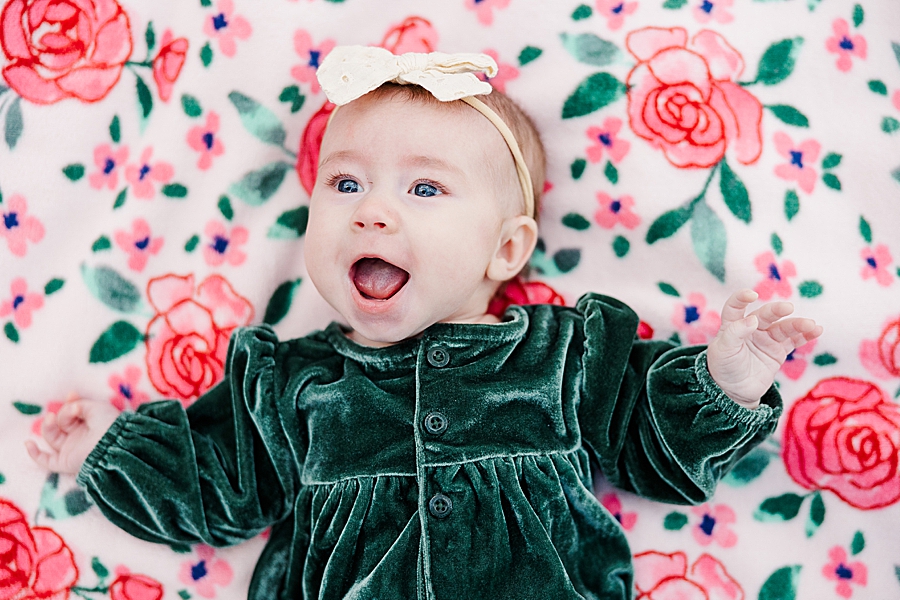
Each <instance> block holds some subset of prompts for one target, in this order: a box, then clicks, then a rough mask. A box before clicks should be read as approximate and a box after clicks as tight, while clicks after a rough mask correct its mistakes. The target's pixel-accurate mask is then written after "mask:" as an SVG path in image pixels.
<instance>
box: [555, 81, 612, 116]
mask: <svg viewBox="0 0 900 600" xmlns="http://www.w3.org/2000/svg"><path fill="white" fill-rule="evenodd" d="M624 93H625V84H623V83H622V82H621V81H619V80H618V79H616V78H615V77H613V76H612V75H610V74H609V73H604V72H600V73H594V74H593V75H590V76H588V77H587V78H586V79H585V80H584V81H582V82H581V83H580V84H578V87H577V88H576V89H575V91H574V92H572V94H571V95H570V96H569V97H568V98H566V102H565V104H563V110H562V118H563V119H571V118H573V117H581V116H584V115H588V114H590V113H592V112H594V111H597V110H600V109H601V108H603V107H604V106H606V105H608V104H610V103H612V102H614V101H615V100H617V99H619V98H620V97H621V96H622V95H623V94H624Z"/></svg>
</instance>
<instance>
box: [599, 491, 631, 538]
mask: <svg viewBox="0 0 900 600" xmlns="http://www.w3.org/2000/svg"><path fill="white" fill-rule="evenodd" d="M600 504H602V505H603V506H604V507H605V508H606V510H608V511H609V513H610V514H611V515H612V516H613V517H615V519H616V521H618V522H619V524H620V525H622V529H624V530H625V531H631V530H632V528H633V527H634V524H635V523H637V513H633V512H628V513H623V512H622V502H621V500H619V497H618V496H617V495H615V494H606V495H605V496H603V498H602V499H601V500H600Z"/></svg>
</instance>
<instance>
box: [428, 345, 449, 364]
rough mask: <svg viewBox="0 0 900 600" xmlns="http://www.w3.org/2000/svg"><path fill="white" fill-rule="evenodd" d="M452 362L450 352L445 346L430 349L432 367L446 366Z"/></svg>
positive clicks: (429, 358) (429, 359) (429, 356)
mask: <svg viewBox="0 0 900 600" xmlns="http://www.w3.org/2000/svg"><path fill="white" fill-rule="evenodd" d="M449 362H450V352H448V351H447V349H446V348H444V347H443V346H435V347H434V348H432V349H431V350H429V351H428V363H429V364H430V365H431V366H432V367H446V366H447V364H449Z"/></svg>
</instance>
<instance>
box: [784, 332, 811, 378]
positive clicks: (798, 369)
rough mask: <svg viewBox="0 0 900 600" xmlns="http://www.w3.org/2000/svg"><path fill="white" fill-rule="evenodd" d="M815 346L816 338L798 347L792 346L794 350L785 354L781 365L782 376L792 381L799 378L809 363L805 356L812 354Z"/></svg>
mask: <svg viewBox="0 0 900 600" xmlns="http://www.w3.org/2000/svg"><path fill="white" fill-rule="evenodd" d="M815 348H816V340H813V341H811V342H807V343H805V344H804V345H802V346H800V347H799V348H794V350H793V351H792V352H791V353H790V354H788V355H787V358H786V359H785V360H784V364H783V365H781V372H782V373H784V376H785V377H787V378H788V379H790V380H792V381H797V380H798V379H800V378H801V377H802V376H803V372H804V371H806V367H807V365H808V364H809V362H808V361H807V360H806V357H807V356H809V355H810V354H812V352H813V350H815Z"/></svg>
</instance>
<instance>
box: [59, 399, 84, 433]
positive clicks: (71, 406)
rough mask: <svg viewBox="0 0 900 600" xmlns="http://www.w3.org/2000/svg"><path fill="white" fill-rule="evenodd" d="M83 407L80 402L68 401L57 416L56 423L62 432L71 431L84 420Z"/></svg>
mask: <svg viewBox="0 0 900 600" xmlns="http://www.w3.org/2000/svg"><path fill="white" fill-rule="evenodd" d="M83 409H84V407H83V405H82V403H81V401H79V400H71V399H69V400H67V401H66V403H65V404H63V405H62V408H60V409H59V412H58V413H57V415H56V423H57V425H58V426H59V428H60V429H61V430H62V431H66V432H68V431H71V430H72V429H74V428H75V427H78V426H79V425H81V423H82V421H83V420H84V417H83V416H82V415H83V412H82V411H83Z"/></svg>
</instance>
